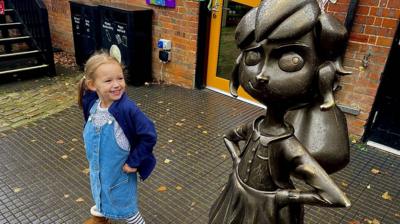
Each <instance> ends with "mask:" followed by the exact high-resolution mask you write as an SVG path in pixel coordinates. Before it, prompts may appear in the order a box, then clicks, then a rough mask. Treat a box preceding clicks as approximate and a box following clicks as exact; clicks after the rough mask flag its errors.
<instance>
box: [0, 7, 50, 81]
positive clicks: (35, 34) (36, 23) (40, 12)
mask: <svg viewBox="0 0 400 224" xmlns="http://www.w3.org/2000/svg"><path fill="white" fill-rule="evenodd" d="M7 3H8V4H7ZM6 5H8V6H11V7H12V8H14V10H15V13H16V16H17V17H19V19H20V20H21V21H22V22H23V23H24V26H25V30H26V31H27V32H28V33H27V34H28V35H30V36H32V38H33V41H32V42H33V44H34V45H36V47H37V48H38V49H40V50H41V52H42V56H43V59H44V62H45V63H46V64H48V66H49V74H50V75H55V66H54V58H53V47H52V44H51V36H50V28H49V21H48V14H47V9H46V6H45V4H44V3H43V1H42V0H6Z"/></svg>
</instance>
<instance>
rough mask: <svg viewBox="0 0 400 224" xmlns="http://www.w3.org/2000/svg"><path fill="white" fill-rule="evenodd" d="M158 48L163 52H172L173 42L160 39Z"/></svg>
mask: <svg viewBox="0 0 400 224" xmlns="http://www.w3.org/2000/svg"><path fill="white" fill-rule="evenodd" d="M157 46H158V48H160V49H163V50H171V41H170V40H166V39H160V40H158V43H157Z"/></svg>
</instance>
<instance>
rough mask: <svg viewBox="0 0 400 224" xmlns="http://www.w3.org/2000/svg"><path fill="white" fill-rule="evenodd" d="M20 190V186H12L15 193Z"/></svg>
mask: <svg viewBox="0 0 400 224" xmlns="http://www.w3.org/2000/svg"><path fill="white" fill-rule="evenodd" d="M21 190H22V188H20V187H16V188H14V192H15V193H18V192H20V191H21Z"/></svg>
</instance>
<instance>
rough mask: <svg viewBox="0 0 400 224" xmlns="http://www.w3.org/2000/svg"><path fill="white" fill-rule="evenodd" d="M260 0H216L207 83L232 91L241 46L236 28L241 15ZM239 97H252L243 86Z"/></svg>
mask: <svg viewBox="0 0 400 224" xmlns="http://www.w3.org/2000/svg"><path fill="white" fill-rule="evenodd" d="M259 3H260V0H213V7H212V16H211V24H210V39H209V49H208V64H207V82H206V84H207V87H211V88H212V89H216V90H218V91H221V92H224V93H229V80H230V72H231V71H232V69H233V66H234V63H235V61H236V58H237V57H238V56H239V54H240V50H239V49H238V48H237V47H236V43H235V29H236V26H237V24H238V23H239V21H240V20H241V18H242V17H243V16H244V15H245V14H246V13H247V12H248V11H249V10H250V9H252V8H253V7H256V6H258V4H259ZM239 97H242V98H246V99H250V100H251V97H250V96H249V95H247V94H246V93H245V92H244V91H243V90H242V89H241V88H240V89H239Z"/></svg>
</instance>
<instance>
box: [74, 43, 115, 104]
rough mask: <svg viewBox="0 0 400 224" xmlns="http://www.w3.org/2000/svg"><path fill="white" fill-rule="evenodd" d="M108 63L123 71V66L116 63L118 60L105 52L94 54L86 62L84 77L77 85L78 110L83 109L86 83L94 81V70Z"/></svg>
mask: <svg viewBox="0 0 400 224" xmlns="http://www.w3.org/2000/svg"><path fill="white" fill-rule="evenodd" d="M110 63H116V64H118V65H120V66H121V68H122V69H123V66H122V65H121V63H119V62H118V60H117V59H116V58H114V57H112V56H111V55H110V54H109V53H107V52H105V51H99V52H96V53H94V54H93V55H92V56H90V58H89V59H88V60H87V62H86V64H85V69H84V75H83V77H82V78H81V80H80V81H79V83H78V105H79V107H80V108H82V107H83V102H82V98H83V95H84V93H85V91H86V90H87V83H86V82H87V81H88V80H94V79H95V78H96V74H95V73H96V70H97V69H98V68H99V67H100V66H101V65H104V64H110Z"/></svg>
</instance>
